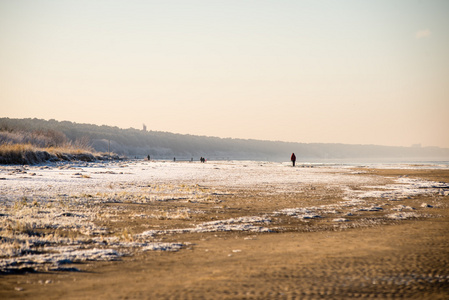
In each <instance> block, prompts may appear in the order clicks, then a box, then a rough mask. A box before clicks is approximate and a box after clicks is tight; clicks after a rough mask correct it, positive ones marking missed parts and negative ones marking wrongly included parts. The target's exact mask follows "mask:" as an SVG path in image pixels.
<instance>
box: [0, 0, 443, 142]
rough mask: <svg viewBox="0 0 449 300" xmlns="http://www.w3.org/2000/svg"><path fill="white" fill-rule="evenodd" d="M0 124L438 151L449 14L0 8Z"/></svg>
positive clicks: (375, 6)
mask: <svg viewBox="0 0 449 300" xmlns="http://www.w3.org/2000/svg"><path fill="white" fill-rule="evenodd" d="M0 117H8V118H39V119H47V120H48V119H56V120H59V121H65V120H67V121H72V122H77V123H89V124H98V125H110V126H118V127H120V128H130V127H132V128H137V129H142V127H143V124H145V125H146V126H147V129H148V130H156V131H168V132H174V133H182V134H192V135H205V136H217V137H223V138H226V137H231V138H244V139H261V140H276V141H290V142H302V143H345V144H376V145H388V146H411V145H418V144H420V145H422V146H438V147H445V148H449V133H448V131H449V1H447V0H442V1H435V0H428V1H421V0H420V1H416V0H396V1H391V0H376V1H363V0H357V1H355V0H354V1H350V0H343V1H333V0H332V1H315V0H310V1H304V0H295V1H289V0H283V1H282V0H281V1H274V0H273V1H265V0H259V1H242V0H239V1H235V0H226V1H225V0H223V1H214V0H207V1H200V0H195V1H189V0H182V1H172V0H164V1H151V0H147V1H136V0H127V1H117V0H107V1H101V0H98V1H90V0H88V1H86V0H78V1H67V0H57V1H56V0H52V1H44V0H19V1H17V0H0Z"/></svg>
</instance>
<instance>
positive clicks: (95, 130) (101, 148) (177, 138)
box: [0, 118, 449, 162]
mask: <svg viewBox="0 0 449 300" xmlns="http://www.w3.org/2000/svg"><path fill="white" fill-rule="evenodd" d="M1 132H51V133H52V135H54V136H57V137H59V136H61V135H62V136H63V137H64V138H65V139H67V140H69V141H71V142H72V143H74V144H76V143H81V144H84V145H85V144H88V145H89V146H90V147H91V148H92V149H93V150H95V151H98V152H104V153H107V152H109V151H110V152H112V153H116V154H118V155H122V156H128V157H130V158H133V157H139V158H140V157H146V156H147V155H150V156H151V158H152V159H172V158H173V157H176V159H177V160H190V159H191V158H193V159H195V160H198V159H199V158H200V157H206V158H208V159H209V160H226V159H235V160H268V161H288V160H289V158H290V154H291V153H292V152H295V153H296V156H297V157H298V161H311V162H313V161H338V160H353V161H354V162H356V161H361V160H367V161H383V160H396V161H407V160H416V161H419V160H422V161H429V160H448V159H449V149H447V148H439V147H392V146H377V145H348V144H329V143H293V142H280V141H261V140H251V139H250V140H246V139H233V138H218V137H206V136H195V135H184V134H175V133H169V132H160V131H146V130H145V131H144V130H138V129H133V128H129V129H121V128H118V127H113V126H105V125H102V126H98V125H92V124H79V123H73V122H69V121H56V120H48V121H47V120H42V119H36V118H34V119H31V118H27V119H11V118H0V133H1ZM0 138H1V136H0ZM1 142H2V141H1V139H0V143H1Z"/></svg>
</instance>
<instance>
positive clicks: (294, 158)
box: [290, 153, 296, 167]
mask: <svg viewBox="0 0 449 300" xmlns="http://www.w3.org/2000/svg"><path fill="white" fill-rule="evenodd" d="M290 160H291V161H292V163H293V167H294V166H295V162H296V155H295V153H292V156H291V157H290Z"/></svg>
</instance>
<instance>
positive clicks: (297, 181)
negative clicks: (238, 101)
mask: <svg viewBox="0 0 449 300" xmlns="http://www.w3.org/2000/svg"><path fill="white" fill-rule="evenodd" d="M311 166H313V167H311ZM369 167H371V168H372V167H373V166H369ZM403 167H404V168H407V169H408V168H411V167H412V166H410V165H404V166H403ZM417 167H418V168H422V167H423V166H417ZM377 168H381V165H378V166H377ZM438 168H441V166H440V165H439V166H438ZM0 178H1V179H2V180H0V191H1V192H0V202H1V203H2V205H1V209H0V222H1V229H2V231H1V236H2V245H1V246H0V271H3V272H7V271H14V270H19V269H36V270H38V269H42V268H44V269H48V270H63V269H64V267H63V266H64V265H67V264H71V263H76V262H82V261H89V260H93V261H96V260H116V259H120V257H121V256H122V255H132V253H133V251H148V250H158V251H178V250H180V249H182V248H183V247H185V246H186V245H184V244H183V243H180V242H174V243H166V242H164V241H162V238H163V237H164V236H167V235H173V234H183V233H204V232H220V231H242V232H245V231H246V232H256V233H264V232H273V231H282V228H278V227H273V225H271V220H272V219H273V218H279V217H289V218H295V219H300V220H302V221H303V222H309V221H310V220H316V219H325V220H329V221H330V222H331V223H332V222H333V224H335V225H333V226H335V227H336V228H342V229H344V228H349V227H351V226H362V225H361V224H359V223H356V222H355V221H354V222H353V221H351V220H350V218H351V216H352V215H354V214H359V213H361V212H364V213H365V212H367V213H370V212H373V213H378V214H381V216H380V217H378V221H376V222H377V223H376V222H374V223H376V224H381V223H382V222H386V221H388V220H396V221H400V220H404V219H408V218H418V217H426V216H427V213H426V212H425V210H426V209H427V208H429V207H434V206H433V205H430V206H426V205H427V204H426V203H422V205H421V206H420V207H407V206H405V205H402V206H401V201H402V200H403V199H406V198H410V197H416V196H420V195H435V194H436V195H441V196H443V197H444V196H448V195H449V186H448V184H444V183H437V182H432V181H426V180H419V179H409V178H400V179H398V180H393V179H391V178H386V177H383V176H365V173H364V172H363V171H359V170H357V171H354V169H353V167H351V166H347V165H344V166H340V165H332V166H329V165H304V167H297V168H292V167H291V166H290V165H289V164H287V163H271V162H250V161H243V162H241V161H230V162H227V161H216V162H208V163H206V164H201V163H190V162H162V161H161V162H147V161H125V162H102V163H94V164H90V163H64V164H58V165H51V164H50V165H49V164H46V165H40V166H20V167H19V166H0ZM316 186H318V187H321V186H323V187H326V188H332V189H334V190H336V191H337V194H336V195H337V196H338V197H340V200H339V201H335V203H332V204H325V205H324V204H320V203H316V205H312V206H307V207H284V208H282V209H277V210H273V211H272V212H270V213H265V214H264V215H257V216H255V215H249V216H241V217H239V218H231V219H223V220H216V221H213V222H203V223H198V224H196V225H194V224H192V225H191V226H187V227H177V228H172V229H158V230H155V229H152V230H146V231H141V232H140V233H137V234H128V233H126V232H125V233H122V234H121V235H120V236H117V235H116V234H115V235H114V234H112V232H111V230H110V228H108V227H106V226H98V225H97V224H98V223H99V222H103V221H105V220H107V221H110V222H114V220H116V218H117V214H118V213H119V212H120V211H117V210H114V209H112V208H109V209H108V210H107V211H105V210H104V209H105V208H104V205H103V204H107V203H117V204H120V203H122V204H125V203H136V204H149V203H155V202H161V201H162V202H167V201H171V202H173V203H175V204H174V205H175V206H176V203H180V204H182V206H188V205H189V203H192V204H194V203H210V204H211V205H216V204H214V203H220V201H221V200H220V195H225V194H232V193H234V192H235V191H236V190H258V191H265V193H267V194H268V195H273V196H276V195H279V194H283V193H291V192H292V191H296V192H297V191H302V190H306V189H309V188H310V187H316ZM102 205H103V206H102ZM435 208H437V207H435ZM198 213H200V214H201V213H202V212H198V211H193V210H189V209H183V210H179V209H178V211H177V212H166V213H165V215H164V216H163V217H165V218H167V217H168V218H170V219H175V218H183V217H184V215H186V216H189V215H194V214H198ZM135 217H137V218H144V219H148V220H149V221H148V222H149V223H151V219H152V218H158V217H160V216H159V215H156V212H154V213H151V214H148V213H146V214H141V215H139V216H137V215H136V216H135ZM374 223H373V224H374ZM125 230H126V228H123V231H125Z"/></svg>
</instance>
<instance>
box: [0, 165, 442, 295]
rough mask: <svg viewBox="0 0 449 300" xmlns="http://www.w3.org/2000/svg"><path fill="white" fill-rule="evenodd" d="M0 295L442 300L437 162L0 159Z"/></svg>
mask: <svg viewBox="0 0 449 300" xmlns="http://www.w3.org/2000/svg"><path fill="white" fill-rule="evenodd" d="M0 179H1V180H0V191H1V192H0V201H1V202H2V205H1V210H0V222H1V223H0V225H1V227H0V228H1V232H0V234H1V245H0V251H1V252H0V268H1V269H0V271H1V272H2V273H1V275H0V276H1V280H0V298H2V299H25V298H27V299H29V298H32V299H61V298H64V299H320V298H322V299H348V298H378V299H398V298H399V299H447V298H448V297H449V235H448V234H447V232H448V229H449V205H448V201H449V169H448V168H447V166H446V165H417V164H415V165H359V166H356V165H353V166H349V165H312V164H307V165H301V164H300V165H299V166H297V167H295V168H292V167H291V166H290V165H289V164H286V163H284V164H283V163H268V162H232V161H231V162H207V163H206V164H201V163H196V162H194V163H189V162H176V163H175V162H147V161H145V162H142V161H128V162H119V163H117V162H114V163H113V162H111V163H96V164H92V163H65V164H60V165H41V166H25V167H22V166H1V167H0Z"/></svg>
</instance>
